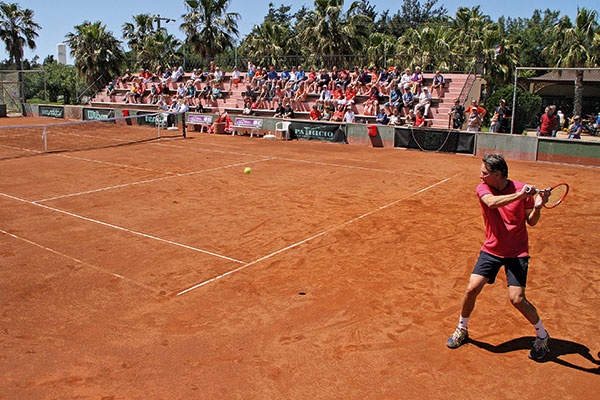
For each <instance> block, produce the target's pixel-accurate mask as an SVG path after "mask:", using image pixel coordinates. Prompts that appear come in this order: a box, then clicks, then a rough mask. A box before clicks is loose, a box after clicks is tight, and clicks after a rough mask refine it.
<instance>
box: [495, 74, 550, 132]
mask: <svg viewBox="0 0 600 400" xmlns="http://www.w3.org/2000/svg"><path fill="white" fill-rule="evenodd" d="M513 89H514V86H507V87H505V88H503V89H500V90H496V91H495V92H494V93H493V94H492V95H491V96H490V97H489V98H488V99H487V101H486V109H487V111H488V112H487V114H486V117H488V118H491V116H492V115H493V114H494V110H495V109H496V107H498V104H499V103H500V99H504V100H506V105H507V106H508V108H509V109H510V110H512V116H513V118H514V122H513V124H514V127H513V129H514V130H513V133H515V134H517V135H520V134H522V133H523V132H524V131H525V129H527V128H535V123H536V121H535V119H536V118H535V117H536V116H537V114H538V112H539V110H540V108H541V107H542V98H541V97H540V96H538V95H535V94H531V93H529V92H527V91H525V90H522V89H521V88H518V87H517V101H516V103H517V104H516V107H515V106H514V105H513V104H512V102H513ZM488 121H489V119H488ZM532 125H533V126H532Z"/></svg>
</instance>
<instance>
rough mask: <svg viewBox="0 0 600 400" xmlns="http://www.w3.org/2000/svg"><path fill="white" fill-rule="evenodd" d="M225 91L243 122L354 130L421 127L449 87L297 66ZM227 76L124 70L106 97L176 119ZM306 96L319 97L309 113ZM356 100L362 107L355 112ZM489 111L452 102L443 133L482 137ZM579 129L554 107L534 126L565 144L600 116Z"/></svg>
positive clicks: (495, 127) (598, 125)
mask: <svg viewBox="0 0 600 400" xmlns="http://www.w3.org/2000/svg"><path fill="white" fill-rule="evenodd" d="M229 75H230V76H229V80H228V88H229V90H230V91H231V90H232V89H233V88H234V87H235V88H236V89H237V88H239V87H240V86H241V87H243V88H245V90H244V91H243V92H242V99H243V111H242V113H243V114H244V115H253V114H256V112H257V110H271V111H273V115H274V116H275V117H281V118H294V117H295V112H298V111H303V112H309V118H310V119H311V120H326V121H336V122H355V120H356V115H357V114H362V115H365V116H372V117H375V120H376V122H377V124H385V125H411V126H417V127H420V126H425V125H426V122H425V121H426V118H427V117H428V116H429V115H430V108H431V104H432V100H433V95H432V93H434V94H435V95H436V96H437V97H440V95H441V94H442V91H443V90H444V88H445V87H446V81H445V79H444V76H443V75H442V74H441V72H440V71H439V70H437V71H436V72H435V73H434V74H433V76H432V77H431V78H430V79H428V82H430V85H429V86H428V85H426V84H425V77H424V75H423V72H422V70H421V68H420V67H419V66H417V67H415V68H414V69H410V68H407V69H405V70H404V71H401V70H400V69H399V67H397V66H393V67H390V68H381V67H379V66H377V65H375V66H373V67H372V68H360V67H358V66H356V67H354V68H352V69H345V68H338V67H337V66H334V67H333V68H332V69H331V70H330V71H327V70H325V69H320V70H316V69H314V68H311V69H310V70H308V71H305V70H304V69H303V67H302V65H298V66H297V67H296V66H294V67H292V68H291V69H288V68H283V70H282V71H280V72H279V71H277V70H276V69H275V67H274V66H270V67H269V68H266V67H258V66H256V65H255V64H254V63H253V62H251V61H249V62H248V65H247V72H245V73H242V72H241V71H240V70H239V69H238V68H237V67H235V68H234V69H233V71H232V72H231V73H230V74H229ZM225 81H226V79H225V74H224V72H223V71H222V70H221V69H220V68H219V67H218V66H216V65H215V64H214V62H212V61H211V62H210V64H209V66H208V69H207V70H206V71H203V70H202V69H201V68H197V69H194V70H193V71H192V72H191V74H186V73H185V72H184V69H183V67H181V66H180V67H178V68H177V69H174V70H171V69H169V68H165V69H163V67H161V66H160V65H159V66H158V67H156V69H155V70H154V72H151V71H149V70H148V69H142V70H141V71H140V72H139V74H137V75H136V74H133V73H131V71H130V70H127V71H126V72H125V74H124V75H123V76H120V77H118V78H117V79H116V80H115V81H113V82H111V83H109V84H108V86H107V88H106V95H107V96H110V97H116V96H117V93H118V92H117V90H118V89H127V91H126V93H125V94H124V95H123V96H122V101H124V102H125V103H132V104H133V103H135V104H140V103H147V104H153V105H156V106H157V107H158V108H159V109H161V110H164V111H173V112H178V110H180V109H181V108H182V107H183V108H184V109H193V110H196V111H198V112H203V111H204V107H210V106H214V105H215V102H216V101H217V100H218V99H220V98H223V91H224V90H225ZM309 95H313V96H314V95H317V96H318V97H317V99H316V101H315V102H314V104H313V105H312V106H311V105H310V104H309V102H308V101H307V97H308V96H309ZM357 96H362V97H363V98H364V97H366V100H364V101H360V103H359V104H357ZM358 106H360V109H359V107H358ZM486 113H487V110H486V109H485V108H483V107H481V106H480V105H479V104H478V101H477V100H473V101H472V103H471V104H470V105H469V106H468V107H467V108H465V107H464V106H463V105H461V104H460V101H459V100H458V99H457V100H456V101H455V104H454V106H453V107H452V109H451V110H450V111H449V112H448V116H449V117H448V121H449V124H448V127H452V128H454V129H466V130H467V131H473V132H477V131H480V130H481V127H482V124H483V121H484V117H485V115H486ZM490 116H491V117H490V130H489V131H490V132H491V133H498V132H504V133H506V132H508V131H509V130H508V129H507V121H508V118H510V116H511V109H510V108H509V107H507V105H506V101H505V100H504V99H502V100H500V103H499V104H498V106H497V107H496V108H494V110H493V114H490ZM592 118H593V119H594V120H593V121H592V120H591V119H590V121H587V122H589V123H587V124H584V123H583V122H584V121H582V118H581V117H579V116H577V115H576V116H574V117H573V118H571V119H570V120H568V119H567V118H566V117H565V116H564V115H563V114H562V112H561V111H560V110H558V111H557V110H556V106H553V105H552V106H548V107H546V110H545V112H544V113H543V114H542V115H541V117H540V119H539V126H538V130H537V131H538V135H539V136H556V133H557V131H559V130H566V131H567V132H568V135H569V138H573V139H578V138H581V133H582V131H583V129H588V130H593V131H594V132H597V131H598V129H600V114H599V115H598V117H596V116H593V117H592Z"/></svg>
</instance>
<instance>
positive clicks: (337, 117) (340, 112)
mask: <svg viewBox="0 0 600 400" xmlns="http://www.w3.org/2000/svg"><path fill="white" fill-rule="evenodd" d="M345 113H346V107H344V106H343V105H342V104H338V105H337V106H336V108H335V111H334V113H333V115H332V116H331V121H335V122H342V121H343V120H344V114H345Z"/></svg>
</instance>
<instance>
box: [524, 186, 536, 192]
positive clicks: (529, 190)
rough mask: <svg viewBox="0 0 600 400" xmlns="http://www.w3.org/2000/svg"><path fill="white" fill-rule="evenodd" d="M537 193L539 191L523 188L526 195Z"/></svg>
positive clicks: (533, 188) (531, 187)
mask: <svg viewBox="0 0 600 400" xmlns="http://www.w3.org/2000/svg"><path fill="white" fill-rule="evenodd" d="M537 192H539V190H538V189H536V188H535V187H533V186H527V187H526V188H525V193H527V194H532V193H537Z"/></svg>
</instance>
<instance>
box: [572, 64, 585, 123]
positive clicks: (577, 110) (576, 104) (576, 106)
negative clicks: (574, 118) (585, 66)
mask: <svg viewBox="0 0 600 400" xmlns="http://www.w3.org/2000/svg"><path fill="white" fill-rule="evenodd" d="M582 111H583V70H577V71H575V94H574V97H573V115H579V116H581V117H582V118H583V116H582V115H581V112H582Z"/></svg>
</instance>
